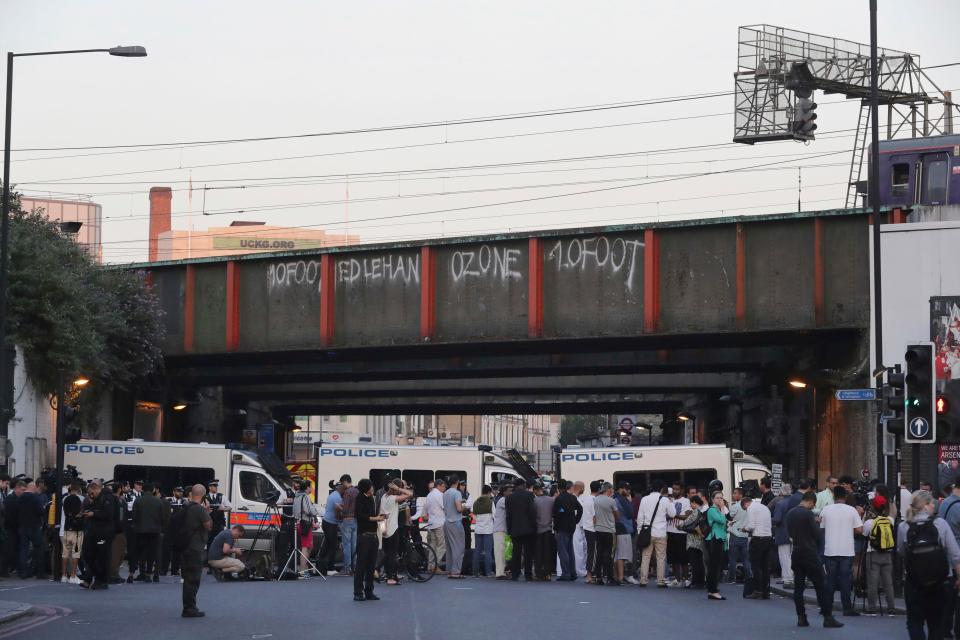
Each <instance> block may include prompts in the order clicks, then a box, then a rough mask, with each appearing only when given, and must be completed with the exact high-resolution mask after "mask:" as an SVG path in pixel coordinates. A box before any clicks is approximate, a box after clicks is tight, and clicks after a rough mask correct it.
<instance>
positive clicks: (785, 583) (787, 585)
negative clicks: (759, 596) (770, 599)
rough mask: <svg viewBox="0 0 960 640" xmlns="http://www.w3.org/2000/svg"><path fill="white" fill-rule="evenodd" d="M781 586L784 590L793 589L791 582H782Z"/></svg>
mask: <svg viewBox="0 0 960 640" xmlns="http://www.w3.org/2000/svg"><path fill="white" fill-rule="evenodd" d="M781 584H782V585H783V588H784V589H793V580H784V581H783V582H782V583H781Z"/></svg>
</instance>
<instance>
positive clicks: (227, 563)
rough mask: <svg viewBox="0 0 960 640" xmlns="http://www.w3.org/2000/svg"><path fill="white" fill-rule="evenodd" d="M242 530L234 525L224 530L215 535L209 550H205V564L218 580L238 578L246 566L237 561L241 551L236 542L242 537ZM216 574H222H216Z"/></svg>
mask: <svg viewBox="0 0 960 640" xmlns="http://www.w3.org/2000/svg"><path fill="white" fill-rule="evenodd" d="M243 533H244V529H243V527H242V526H241V525H239V524H235V525H233V526H232V527H230V528H229V529H224V530H223V531H221V532H220V533H218V534H217V535H216V537H214V539H213V543H212V544H211V545H210V548H209V549H207V558H208V560H207V564H209V565H210V568H212V569H214V571H215V572H214V575H215V576H217V578H218V579H219V578H220V577H221V575H222V576H223V577H226V576H229V575H232V577H234V578H238V577H240V574H242V573H243V572H244V571H245V570H246V568H247V567H246V565H244V564H243V561H242V560H240V559H239V556H240V555H242V554H243V551H241V550H240V549H238V548H237V546H236V545H237V540H239V539H240V538H242V537H243ZM216 572H222V574H218V573H216Z"/></svg>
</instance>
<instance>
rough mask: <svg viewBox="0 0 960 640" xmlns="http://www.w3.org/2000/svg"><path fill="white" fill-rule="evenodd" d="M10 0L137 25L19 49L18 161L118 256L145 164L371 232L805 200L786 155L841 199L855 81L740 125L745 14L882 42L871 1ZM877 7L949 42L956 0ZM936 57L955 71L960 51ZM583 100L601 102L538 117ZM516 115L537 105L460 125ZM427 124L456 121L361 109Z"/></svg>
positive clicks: (237, 200)
mask: <svg viewBox="0 0 960 640" xmlns="http://www.w3.org/2000/svg"><path fill="white" fill-rule="evenodd" d="M3 6H4V12H3V21H2V23H0V43H2V46H3V47H4V48H5V50H8V51H15V52H27V51H42V50H62V49H74V48H101V47H110V46H115V45H119V44H124V45H142V46H144V47H146V48H147V51H148V54H149V55H148V57H147V58H132V59H125V58H116V57H111V56H107V55H105V54H86V55H71V56H44V57H32V58H18V59H17V60H16V63H15V73H14V100H13V141H12V146H13V149H14V150H15V151H14V153H13V163H12V165H11V182H12V183H13V184H14V185H16V187H17V188H18V190H20V191H22V192H24V193H27V194H30V195H35V196H41V197H54V198H68V199H69V198H78V197H79V198H84V199H92V200H93V201H95V202H97V203H100V204H101V205H102V206H103V224H104V228H103V241H104V245H103V253H104V259H105V260H106V261H109V262H133V261H139V260H145V259H146V247H147V233H148V218H147V214H148V211H149V207H148V197H147V193H148V191H149V189H150V187H151V186H170V187H171V188H173V189H174V197H173V214H174V216H173V219H174V226H175V228H180V229H187V228H188V227H190V226H192V228H193V229H194V232H195V233H202V232H203V230H204V229H206V228H207V227H209V226H226V225H228V224H229V223H230V222H232V221H234V220H257V221H263V222H266V223H268V224H276V225H284V226H304V227H309V228H322V229H326V230H328V231H330V232H332V233H343V232H344V231H349V233H350V234H357V235H359V236H360V237H361V241H362V242H382V241H392V240H407V239H417V238H427V237H430V238H432V237H441V236H455V235H468V234H470V235H472V234H483V233H497V232H506V231H514V232H516V231H525V230H531V229H545V228H555V227H571V226H590V225H603V224H620V223H643V222H648V221H669V220H678V219H683V218H704V217H715V216H723V215H754V214H763V213H773V212H784V211H795V210H796V208H797V200H798V190H797V186H798V169H797V167H798V166H799V167H802V169H800V171H799V179H800V182H801V192H800V193H799V197H800V200H801V208H802V209H804V210H811V209H830V208H836V207H842V206H843V204H844V199H845V194H846V186H845V185H846V182H847V174H848V170H849V158H850V155H849V150H850V149H852V147H853V133H852V129H854V128H855V127H856V124H857V110H858V106H857V104H856V103H855V102H852V101H850V102H848V101H845V100H844V99H843V98H842V96H835V95H829V96H824V95H821V94H818V95H817V97H816V99H817V102H818V104H819V105H820V107H819V109H818V112H819V119H818V123H819V131H818V139H817V140H816V141H814V142H812V143H809V144H806V145H804V144H802V143H797V142H793V141H788V142H778V143H764V144H757V145H754V146H746V145H736V144H732V143H731V140H732V137H733V96H732V95H729V93H730V92H732V90H733V72H734V71H735V70H736V64H737V28H738V27H739V26H742V25H752V24H761V23H766V24H773V25H777V26H783V27H787V28H791V29H797V30H802V31H811V32H814V33H819V34H824V35H829V36H835V37H838V38H845V39H848V40H853V41H859V42H868V41H869V22H868V3H867V1H866V0H856V1H855V0H844V1H843V2H837V1H836V0H833V1H831V2H821V1H817V0H808V1H807V2H804V3H800V4H798V3H796V2H779V1H771V0H765V1H747V0H740V1H738V2H696V1H691V2H656V3H654V2H647V1H643V2H638V1H637V0H631V1H614V0H611V1H606V2H591V3H584V2H573V1H566V0H550V1H546V0H544V1H511V2H507V1H489V2H440V1H427V0H419V1H417V0H408V1H405V2H396V1H393V2H387V1H382V2H374V1H368V0H357V1H355V2H349V3H330V2H306V1H303V2H294V1H288V0H273V1H271V2H269V3H263V2H249V1H246V0H235V1H232V2H211V1H190V2H188V1H178V0H170V1H164V2H159V1H156V0H155V1H153V2H131V1H127V0H123V1H121V0H85V1H84V2H75V1H72V0H66V1H57V0H46V1H44V2H36V1H35V0H6V2H4V5H3ZM879 7H880V10H879V16H880V17H879V28H878V31H879V43H880V45H881V46H883V47H890V48H894V49H899V50H904V51H910V52H912V53H916V54H919V55H920V61H921V63H922V65H924V66H932V65H940V64H947V63H953V62H960V51H957V48H956V45H955V42H956V35H955V30H956V25H957V24H960V3H958V2H956V1H955V0H925V1H918V2H911V3H903V2H892V1H889V0H880V3H879ZM906 7H909V9H907V8H906ZM930 75H931V77H932V78H933V79H934V80H935V81H936V82H937V84H938V85H939V86H940V88H941V89H945V90H949V89H955V90H958V91H960V66H956V67H948V68H943V69H936V70H931V71H930ZM712 93H723V94H725V95H720V96H716V97H710V98H703V99H696V100H684V101H672V102H666V103H661V104H652V105H651V104H647V105H643V104H640V105H636V104H632V103H637V102H644V101H648V102H649V101H656V100H657V99H661V98H669V97H677V96H699V95H703V94H712ZM619 103H631V104H632V106H624V105H621V104H619ZM594 105H606V106H607V107H608V108H603V109H598V110H592V111H587V112H578V113H574V114H563V115H549V116H544V115H543V112H544V111H555V110H563V109H569V108H572V107H584V106H594ZM610 106H616V108H609V107H610ZM505 114H529V115H534V116H535V117H524V118H510V119H506V120H504V119H500V120H495V121H490V122H483V123H470V124H456V121H458V120H463V119H476V118H483V117H488V116H501V115H505ZM883 122H884V120H883V118H881V123H883ZM426 123H446V124H440V125H438V126H427V127H417V128H411V129H403V130H393V131H364V132H357V131H356V130H358V129H377V128H383V127H391V126H396V125H410V124H426ZM571 130H573V131H571ZM344 131H351V132H352V133H342V134H340V135H323V136H312V137H303V138H295V139H287V140H272V141H257V142H246V143H233V144H208V145H201V146H198V145H188V144H179V145H177V144H174V145H169V146H167V147H161V148H148V149H145V148H138V149H122V148H116V146H117V145H142V144H156V143H188V142H196V141H212V140H223V139H237V138H253V137H264V136H289V135H298V134H317V133H330V132H344ZM831 132H836V133H831ZM68 147H112V148H109V149H75V150H68V149H65V148H68ZM678 147H685V148H686V149H683V150H678V151H672V152H663V150H665V149H676V148H678ZM32 149H54V150H50V151H40V150H32ZM825 154H832V155H825ZM586 156H602V157H599V158H596V157H593V158H585V157H586ZM574 159H578V160H574ZM489 165H495V166H489ZM732 169H740V170H739V171H733V172H731V171H730V170H732ZM744 169H750V170H744ZM717 171H727V173H721V174H717V173H715V172H717ZM413 172H416V173H413ZM706 172H714V174H713V175H698V174H703V173H706ZM690 174H695V175H690ZM658 177H659V179H658ZM665 178H670V179H669V180H665ZM191 184H192V191H191V189H190V187H191ZM613 187H616V188H613ZM598 190H600V191H598ZM583 192H588V193H583Z"/></svg>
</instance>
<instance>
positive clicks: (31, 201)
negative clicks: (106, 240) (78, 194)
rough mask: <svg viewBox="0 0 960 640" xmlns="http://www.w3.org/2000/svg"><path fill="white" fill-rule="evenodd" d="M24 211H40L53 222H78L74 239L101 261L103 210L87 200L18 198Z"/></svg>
mask: <svg viewBox="0 0 960 640" xmlns="http://www.w3.org/2000/svg"><path fill="white" fill-rule="evenodd" d="M20 206H21V207H22V208H23V210H24V211H36V210H38V209H40V210H42V211H43V213H44V214H45V215H46V216H47V218H49V219H50V220H53V221H54V222H78V223H80V228H79V229H78V230H77V232H76V234H74V238H75V239H76V241H77V243H78V244H80V246H82V247H84V248H85V249H86V250H87V251H88V252H89V253H90V255H91V256H93V258H94V259H95V260H96V261H97V262H101V261H102V260H103V238H102V237H101V232H102V223H103V208H102V207H101V206H100V205H99V204H97V203H96V202H90V201H89V200H55V199H51V198H36V197H29V196H21V197H20Z"/></svg>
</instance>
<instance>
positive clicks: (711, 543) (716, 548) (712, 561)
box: [707, 540, 726, 593]
mask: <svg viewBox="0 0 960 640" xmlns="http://www.w3.org/2000/svg"><path fill="white" fill-rule="evenodd" d="M725 560H726V557H725V556H724V553H723V540H707V593H719V592H720V570H721V569H722V568H723V566H724V564H726V563H725Z"/></svg>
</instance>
